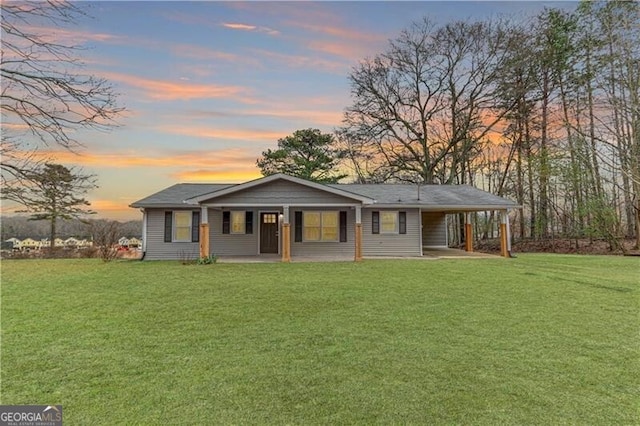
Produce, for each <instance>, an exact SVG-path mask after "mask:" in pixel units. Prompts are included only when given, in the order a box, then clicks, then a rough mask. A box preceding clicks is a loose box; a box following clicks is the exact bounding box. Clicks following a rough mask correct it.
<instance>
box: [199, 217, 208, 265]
mask: <svg viewBox="0 0 640 426" xmlns="http://www.w3.org/2000/svg"><path fill="white" fill-rule="evenodd" d="M199 240H200V257H207V256H209V211H208V209H207V207H206V206H203V207H201V209H200V235H199Z"/></svg>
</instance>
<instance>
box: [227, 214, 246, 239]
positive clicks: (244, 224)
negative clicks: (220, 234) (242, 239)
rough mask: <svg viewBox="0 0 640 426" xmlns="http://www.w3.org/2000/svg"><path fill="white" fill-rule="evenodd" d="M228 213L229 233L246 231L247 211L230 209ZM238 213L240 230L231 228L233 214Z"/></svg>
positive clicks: (243, 232) (236, 233) (238, 233)
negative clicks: (240, 220)
mask: <svg viewBox="0 0 640 426" xmlns="http://www.w3.org/2000/svg"><path fill="white" fill-rule="evenodd" d="M230 212H231V213H229V234H234V235H243V234H246V233H247V212H246V210H230ZM237 214H240V215H241V216H242V231H234V230H233V216H234V215H237Z"/></svg>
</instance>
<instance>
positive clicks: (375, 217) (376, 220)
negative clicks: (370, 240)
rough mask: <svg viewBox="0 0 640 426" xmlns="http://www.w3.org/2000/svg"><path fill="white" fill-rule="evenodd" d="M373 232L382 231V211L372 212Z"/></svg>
mask: <svg viewBox="0 0 640 426" xmlns="http://www.w3.org/2000/svg"><path fill="white" fill-rule="evenodd" d="M371 233H372V234H379V233H380V212H371Z"/></svg>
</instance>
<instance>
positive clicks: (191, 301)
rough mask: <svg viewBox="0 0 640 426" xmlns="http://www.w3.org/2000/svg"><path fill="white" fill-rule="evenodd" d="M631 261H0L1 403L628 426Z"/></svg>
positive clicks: (300, 417)
mask: <svg viewBox="0 0 640 426" xmlns="http://www.w3.org/2000/svg"><path fill="white" fill-rule="evenodd" d="M639 294H640V262H639V261H638V259H637V258H623V257H595V256H593V257H591V256H585V257H579V256H560V255H521V256H520V257H519V258H517V259H513V260H504V259H499V258H496V259H463V260H438V261H415V260H413V261H412V260H391V261H383V260H380V261H371V260H369V261H365V262H362V263H358V264H356V263H331V264H323V263H308V264H295V263H294V264H217V265H209V266H183V265H180V264H178V262H115V263H111V264H102V263H101V262H99V261H94V260H49V261H47V260H42V261H39V260H34V261H4V262H3V263H2V293H1V296H2V318H1V319H2V364H1V373H2V394H1V401H0V403H2V404H62V405H63V408H64V420H65V423H67V424H156V423H163V424H205V423H206V424H213V423H216V424H229V423H233V424H240V423H249V424H353V423H363V424H370V423H405V424H406V423H413V424H415V423H422V424H424V423H428V424H453V423H455V424H492V425H493V424H566V423H569V424H638V423H640V416H639V410H638V407H639V402H640V397H639V390H640V344H639V340H638V330H639V325H640V321H639V313H640V309H639Z"/></svg>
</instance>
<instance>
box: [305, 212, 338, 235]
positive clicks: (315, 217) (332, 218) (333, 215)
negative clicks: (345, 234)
mask: <svg viewBox="0 0 640 426" xmlns="http://www.w3.org/2000/svg"><path fill="white" fill-rule="evenodd" d="M301 217H302V223H303V226H302V228H303V238H302V240H303V241H338V230H339V221H338V212H337V211H328V212H302V215H301Z"/></svg>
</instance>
